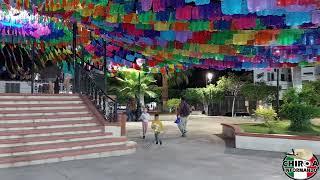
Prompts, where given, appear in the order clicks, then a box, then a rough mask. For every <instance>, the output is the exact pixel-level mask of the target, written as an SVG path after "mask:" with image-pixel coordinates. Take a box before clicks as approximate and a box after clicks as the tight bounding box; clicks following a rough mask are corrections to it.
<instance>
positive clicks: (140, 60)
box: [136, 58, 145, 67]
mask: <svg viewBox="0 0 320 180" xmlns="http://www.w3.org/2000/svg"><path fill="white" fill-rule="evenodd" d="M144 62H145V60H144V59H142V58H137V59H136V63H137V65H138V66H139V67H141V66H142V65H143V64H144Z"/></svg>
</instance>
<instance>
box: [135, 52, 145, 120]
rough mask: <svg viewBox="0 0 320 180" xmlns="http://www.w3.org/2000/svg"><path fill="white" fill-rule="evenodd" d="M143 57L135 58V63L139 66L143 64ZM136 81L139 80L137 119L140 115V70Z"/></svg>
mask: <svg viewBox="0 0 320 180" xmlns="http://www.w3.org/2000/svg"><path fill="white" fill-rule="evenodd" d="M144 61H145V60H144V59H141V58H138V59H136V63H137V65H138V66H139V68H141V67H142V65H143V64H144ZM138 81H139V86H138V98H137V99H138V104H137V111H138V112H137V119H138V118H139V117H140V115H141V112H142V111H141V100H140V94H141V93H140V91H141V74H140V70H139V78H138Z"/></svg>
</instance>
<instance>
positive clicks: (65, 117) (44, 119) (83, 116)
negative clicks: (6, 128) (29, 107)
mask: <svg viewBox="0 0 320 180" xmlns="http://www.w3.org/2000/svg"><path fill="white" fill-rule="evenodd" d="M93 119H94V117H93V116H92V115H91V114H81V115H78V114H71V115H47V116H24V117H3V118H1V120H0V124H2V123H5V124H8V123H13V124H15V123H37V122H58V121H79V120H93Z"/></svg>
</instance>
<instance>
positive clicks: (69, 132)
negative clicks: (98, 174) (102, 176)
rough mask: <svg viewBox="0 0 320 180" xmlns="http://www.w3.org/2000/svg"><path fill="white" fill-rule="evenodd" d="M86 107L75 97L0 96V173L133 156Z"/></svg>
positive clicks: (127, 143) (131, 148)
mask: <svg viewBox="0 0 320 180" xmlns="http://www.w3.org/2000/svg"><path fill="white" fill-rule="evenodd" d="M89 106H90V105H89V104H88V103H86V102H85V101H84V100H83V99H82V98H81V97H80V96H77V95H68V96H67V95H21V94H0V168H6V167H18V166H28V165H35V164H44V163H53V162H60V161H69V160H75V159H88V158H99V157H109V156H119V155H125V154H130V153H133V152H135V150H136V144H135V143H134V142H130V141H128V140H127V138H126V137H124V136H121V135H119V134H120V133H114V129H115V128H114V127H112V128H110V131H108V124H107V125H106V124H104V123H101V122H99V120H98V118H97V117H96V115H95V114H94V113H92V112H90V109H92V107H91V108H89ZM111 126H115V125H111V124H110V127H111Z"/></svg>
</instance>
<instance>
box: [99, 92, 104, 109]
mask: <svg viewBox="0 0 320 180" xmlns="http://www.w3.org/2000/svg"><path fill="white" fill-rule="evenodd" d="M102 94H103V93H102V92H100V91H99V110H100V111H101V110H102V106H101V104H102V103H101V100H102V98H101V95H102Z"/></svg>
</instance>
